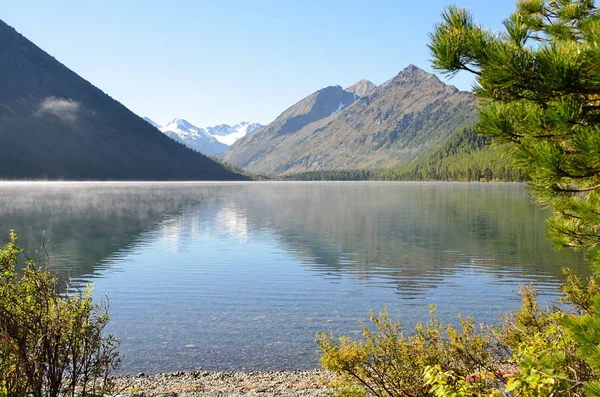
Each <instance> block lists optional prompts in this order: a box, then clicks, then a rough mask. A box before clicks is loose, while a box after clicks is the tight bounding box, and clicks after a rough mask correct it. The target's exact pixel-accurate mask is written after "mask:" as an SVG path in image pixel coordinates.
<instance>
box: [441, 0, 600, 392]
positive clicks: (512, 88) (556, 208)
mask: <svg viewBox="0 0 600 397" xmlns="http://www.w3.org/2000/svg"><path fill="white" fill-rule="evenodd" d="M442 18H443V22H441V23H440V24H438V25H437V26H436V27H435V29H434V31H433V33H432V34H431V39H432V42H431V44H430V50H431V52H432V54H433V67H434V68H435V69H437V70H439V71H442V72H444V73H447V74H449V75H450V76H452V75H454V74H456V73H457V72H459V71H461V70H465V71H468V72H471V73H474V74H475V75H476V76H477V85H476V86H475V87H474V88H473V92H474V93H475V95H476V96H477V97H478V98H479V105H480V109H479V113H480V121H479V123H478V125H477V129H478V132H479V133H481V134H483V135H486V136H491V137H494V138H495V140H496V142H499V143H503V142H510V143H512V145H511V147H512V149H511V151H512V155H513V157H514V158H515V159H516V163H517V164H518V165H519V166H521V167H523V168H525V169H526V171H527V174H528V175H529V178H530V179H531V187H532V190H533V192H534V194H535V196H536V197H537V199H538V200H539V201H541V202H545V203H550V204H551V205H552V208H553V217H552V219H551V220H550V222H549V234H550V236H551V237H553V239H554V241H555V242H556V244H557V245H558V246H560V247H571V248H575V249H581V250H586V251H587V253H588V259H589V262H590V265H591V267H592V269H593V270H594V271H595V272H600V251H599V249H598V248H599V245H600V12H599V10H598V8H597V7H596V6H595V4H594V1H593V0H577V1H572V0H554V1H550V0H521V1H519V2H518V3H517V9H516V11H515V12H514V13H513V14H512V15H510V16H509V17H508V19H506V20H505V21H504V27H505V32H502V33H495V32H492V31H490V30H487V29H484V28H483V27H481V26H479V25H477V24H476V23H475V22H474V20H473V17H472V16H471V14H470V13H469V12H468V11H467V10H465V9H460V8H457V7H454V6H452V7H448V8H447V9H446V10H445V11H444V13H443V14H442ZM568 327H569V329H570V331H571V332H572V335H573V339H574V341H575V342H576V343H577V344H578V345H579V346H580V354H581V355H582V357H584V358H585V360H586V361H587V362H588V363H589V364H590V366H591V367H592V368H593V369H594V370H595V371H596V372H597V373H598V371H600V296H599V295H596V298H595V300H594V304H593V306H592V307H591V308H590V311H589V312H588V313H585V314H584V315H581V316H577V317H575V316H573V317H571V318H570V321H569V323H568ZM587 392H588V394H589V395H595V396H598V395H600V381H593V382H589V383H588V385H587Z"/></svg>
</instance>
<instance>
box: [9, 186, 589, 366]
mask: <svg viewBox="0 0 600 397" xmlns="http://www.w3.org/2000/svg"><path fill="white" fill-rule="evenodd" d="M0 209H1V211H0V226H1V232H2V238H1V239H0V240H1V241H2V242H3V243H4V242H5V241H6V240H7V239H8V230H9V229H11V228H12V229H15V230H16V231H17V233H18V235H19V238H20V240H21V243H22V244H24V245H27V246H29V247H31V248H32V249H34V248H36V247H39V246H40V244H41V242H42V241H46V242H47V245H48V249H49V254H50V261H51V263H50V264H51V267H52V269H54V270H55V271H57V272H58V274H59V276H60V278H61V280H64V281H66V280H69V279H70V280H71V287H72V288H73V287H75V286H77V285H84V284H86V283H92V284H93V287H94V297H95V298H96V299H102V297H104V296H108V297H109V300H110V314H111V323H110V326H109V328H110V331H111V332H112V333H113V334H114V335H115V336H116V337H117V338H118V339H120V340H121V353H122V358H123V362H122V367H121V371H122V372H123V373H136V372H139V371H144V372H146V373H157V372H167V371H176V370H194V369H198V368H203V369H205V370H263V369H310V368H316V367H318V355H317V354H316V348H317V347H316V345H315V344H314V339H315V334H316V333H317V332H322V331H333V332H334V333H335V334H336V335H341V334H349V335H353V336H359V335H360V334H359V331H360V325H359V321H361V320H366V319H367V318H368V314H369V310H370V309H373V310H375V311H380V310H381V309H383V307H384V305H387V307H388V311H389V313H390V315H391V317H393V318H396V319H400V320H402V321H403V322H404V323H405V324H406V325H407V326H414V324H415V323H416V322H418V321H426V320H427V318H428V317H427V313H428V310H429V309H428V305H429V304H431V303H434V304H436V305H437V312H438V314H439V316H440V318H441V319H442V320H443V321H446V322H454V323H455V322H456V321H457V314H458V313H462V314H473V315H474V316H475V318H476V320H477V321H481V322H495V323H497V322H498V321H499V315H500V314H501V313H502V312H507V311H508V310H511V309H514V308H516V307H518V305H519V302H520V301H519V297H518V296H517V295H516V292H517V290H518V286H519V284H526V283H530V282H531V283H533V284H534V285H535V286H536V287H537V288H538V289H539V291H540V299H541V300H542V301H544V303H548V302H550V301H553V300H554V301H555V300H556V299H557V296H558V294H559V290H558V286H559V285H560V283H561V282H563V281H564V277H563V276H562V272H561V267H562V266H566V265H569V266H571V267H572V268H574V269H575V272H576V273H577V274H580V275H587V274H588V271H587V267H586V264H585V263H584V261H583V259H582V256H581V255H578V254H575V253H572V252H568V251H562V252H555V251H553V250H552V244H551V243H550V242H549V241H547V240H546V238H545V234H544V225H545V219H546V218H547V217H548V216H549V211H548V210H543V209H541V208H540V207H539V206H538V205H534V204H532V203H531V199H530V197H529V194H528V192H527V189H526V188H525V187H524V186H523V185H518V184H479V183H472V184H466V183H392V182H382V183H376V182H331V183H327V182H320V183H319V182H317V183H300V182H298V183H296V182H281V183H279V182H249V183H51V182H46V183H8V182H7V183H1V184H0Z"/></svg>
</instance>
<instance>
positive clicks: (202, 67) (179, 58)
mask: <svg viewBox="0 0 600 397" xmlns="http://www.w3.org/2000/svg"><path fill="white" fill-rule="evenodd" d="M451 3H452V1H448V0H427V1H405V0H389V1H388V0H363V1H354V0H344V1H341V0H340V1H338V0H274V1H268V0H246V1H242V0H237V1H236V0H215V1H202V0H197V1H183V0H171V1H165V0H157V1H154V0H145V1H141V0H96V1H86V0H79V1H60V0H53V1H47V0H0V18H1V19H3V20H4V21H5V22H6V23H8V24H9V25H11V26H13V27H14V28H15V29H17V31H19V32H20V33H22V34H23V35H24V36H26V37H27V38H28V39H30V40H31V41H33V42H34V43H36V44H37V45H38V46H39V47H41V48H42V49H44V50H45V51H46V52H48V53H50V54H51V55H53V56H54V57H55V58H56V59H58V60H59V61H61V62H62V63H63V64H65V65H66V66H67V67H69V68H71V69H72V70H74V71H75V72H77V73H78V74H80V75H81V76H82V77H84V78H86V79H87V80H89V81H90V82H92V83H93V84H94V85H96V86H97V87H99V88H100V89H102V90H103V91H105V92H106V93H108V94H109V95H111V96H112V97H113V98H115V99H117V100H118V101H120V102H122V103H123V104H124V105H125V106H127V107H129V108H130V109H131V110H133V111H134V112H135V113H137V114H139V115H140V116H148V117H150V118H152V119H154V120H155V121H157V122H158V123H161V124H164V123H166V122H168V121H170V120H171V119H173V118H175V117H180V118H185V119H187V120H188V121H190V122H191V123H193V124H196V125H198V126H208V125H214V124H221V123H229V124H233V123H237V122H239V121H242V120H247V121H258V122H261V123H265V124H266V123H268V122H270V121H272V120H273V119H274V118H275V117H276V116H277V115H278V114H279V113H281V112H282V111H283V110H285V109H286V108H287V107H289V106H290V105H292V104H294V103H295V102H297V101H298V100H300V99H302V98H303V97H305V96H307V95H309V94H310V93H312V92H314V91H316V90H318V89H320V88H323V87H326V86H329V85H336V84H339V85H341V86H343V87H346V86H349V85H351V84H353V83H354V82H356V81H358V80H360V79H363V78H365V79H369V80H371V81H372V82H374V83H375V84H381V83H383V82H384V81H386V80H388V79H390V78H392V77H393V76H395V75H396V74H397V73H398V72H399V71H401V70H402V69H403V68H405V67H406V66H408V65H409V64H411V63H412V64H415V65H417V66H419V67H421V68H423V69H425V70H428V71H431V69H430V66H429V58H430V56H429V52H428V49H427V43H428V42H429V39H428V36H427V33H428V32H430V31H431V30H432V27H433V25H434V24H435V23H436V22H438V21H439V19H440V13H441V12H442V10H443V8H444V7H445V6H446V5H448V4H451ZM456 4H457V5H459V6H464V7H468V8H470V9H471V11H472V12H473V13H474V15H475V17H476V19H477V20H478V21H479V22H480V23H482V24H483V25H485V26H487V27H490V28H493V29H500V28H501V22H502V20H503V19H504V18H506V17H507V16H508V15H509V13H510V12H511V11H512V10H513V9H514V5H515V1H514V0H497V1H488V0H457V2H456ZM450 83H451V84H454V85H456V86H457V87H459V88H460V89H464V90H467V89H469V88H470V86H471V84H472V79H471V77H470V76H469V75H459V76H458V77H456V78H454V79H453V80H451V81H450Z"/></svg>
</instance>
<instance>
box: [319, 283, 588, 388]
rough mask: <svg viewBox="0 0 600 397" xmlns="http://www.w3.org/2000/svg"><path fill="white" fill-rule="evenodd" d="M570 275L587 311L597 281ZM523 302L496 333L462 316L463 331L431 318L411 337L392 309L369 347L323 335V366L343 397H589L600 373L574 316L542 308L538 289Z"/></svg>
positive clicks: (571, 299) (524, 292)
mask: <svg viewBox="0 0 600 397" xmlns="http://www.w3.org/2000/svg"><path fill="white" fill-rule="evenodd" d="M567 276H568V281H567V283H566V284H565V286H564V287H563V290H564V291H565V298H564V300H565V302H566V303H569V304H570V305H572V310H571V309H570V310H569V311H576V312H582V311H585V310H586V307H587V306H588V305H589V304H590V302H589V299H590V297H591V296H593V293H592V291H593V290H594V289H597V287H596V286H597V284H596V280H595V278H591V279H589V280H587V282H584V281H582V280H580V279H578V278H577V277H575V276H573V275H572V274H571V273H570V272H567ZM520 295H521V298H522V305H521V307H520V308H519V309H517V310H515V311H514V312H512V313H510V314H509V315H506V316H504V317H503V319H502V323H501V324H500V325H499V326H495V327H492V326H484V325H476V323H475V321H474V320H473V319H472V318H466V319H465V318H461V317H459V320H460V321H459V326H458V327H453V326H450V325H444V324H442V323H441V322H439V321H438V319H437V318H436V316H435V313H434V312H433V311H432V312H431V319H430V321H429V322H428V323H426V324H418V325H417V326H416V328H415V329H414V330H413V332H412V333H411V334H410V335H408V334H407V333H405V332H404V330H403V327H402V324H400V323H399V322H395V321H392V320H390V319H389V318H388V316H387V313H386V311H385V310H384V311H383V313H381V314H380V315H379V316H375V315H373V314H371V318H370V320H371V323H372V326H373V327H372V329H371V328H369V326H367V325H366V324H363V340H362V341H354V340H352V339H350V338H349V337H342V338H340V339H339V341H336V340H334V339H333V337H332V336H330V335H327V334H321V335H318V336H317V342H318V344H319V347H320V350H321V363H322V364H323V368H325V369H326V370H328V371H331V372H332V373H333V374H334V375H336V379H335V380H334V381H333V382H332V384H331V385H332V386H333V387H334V388H335V389H336V391H337V392H338V394H339V395H342V396H364V395H365V394H368V395H374V396H378V397H391V396H406V397H408V396H411V397H413V396H417V397H418V396H427V397H429V396H435V397H471V396H522V397H537V396H540V397H541V396H550V395H552V396H570V397H576V396H581V395H583V391H584V384H585V382H587V381H589V380H591V379H595V378H596V377H597V374H596V373H595V372H594V371H593V370H592V368H591V367H590V366H589V365H588V364H587V363H586V362H585V360H584V359H583V358H581V357H580V356H579V354H578V350H577V349H578V346H577V345H576V344H574V343H573V341H572V339H571V336H570V334H569V331H568V329H567V328H566V327H565V326H564V322H565V319H566V318H567V317H568V314H567V313H566V312H565V311H563V310H561V309H559V308H557V307H550V308H547V309H540V308H539V306H538V303H537V300H536V293H535V290H533V289H532V288H531V287H522V288H521V291H520Z"/></svg>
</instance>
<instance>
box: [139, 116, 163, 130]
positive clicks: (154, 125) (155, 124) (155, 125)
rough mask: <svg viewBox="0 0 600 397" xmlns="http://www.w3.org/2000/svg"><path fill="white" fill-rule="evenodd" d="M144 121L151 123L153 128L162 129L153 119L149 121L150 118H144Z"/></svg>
mask: <svg viewBox="0 0 600 397" xmlns="http://www.w3.org/2000/svg"><path fill="white" fill-rule="evenodd" d="M142 119H144V120H146V121H147V122H148V123H150V125H151V126H152V127H155V128H160V125H158V123H155V122H154V121H152V120H151V119H149V118H148V117H142Z"/></svg>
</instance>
